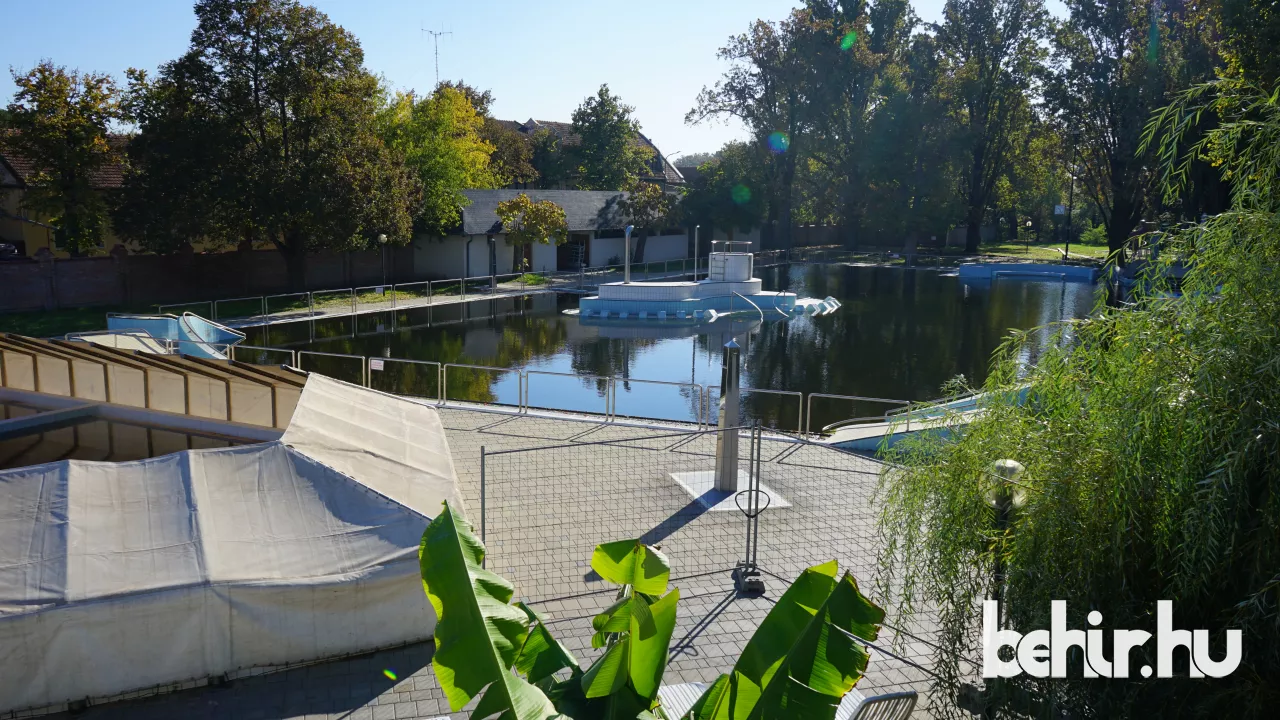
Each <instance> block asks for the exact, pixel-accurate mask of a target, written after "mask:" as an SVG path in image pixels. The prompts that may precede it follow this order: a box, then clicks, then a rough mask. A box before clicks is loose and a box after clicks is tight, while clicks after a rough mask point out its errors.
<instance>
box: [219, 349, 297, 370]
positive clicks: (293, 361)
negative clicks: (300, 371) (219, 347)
mask: <svg viewBox="0 0 1280 720" xmlns="http://www.w3.org/2000/svg"><path fill="white" fill-rule="evenodd" d="M236 350H265V351H267V352H279V353H289V367H298V351H297V350H290V349H289V348H273V347H263V346H261V345H241V344H235V345H232V346H231V359H232V360H235V359H236Z"/></svg>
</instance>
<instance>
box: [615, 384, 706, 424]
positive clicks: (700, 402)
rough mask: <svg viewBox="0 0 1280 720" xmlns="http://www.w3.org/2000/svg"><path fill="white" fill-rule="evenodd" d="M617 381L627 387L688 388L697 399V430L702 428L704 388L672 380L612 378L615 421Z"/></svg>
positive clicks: (704, 407) (704, 411) (704, 399)
mask: <svg viewBox="0 0 1280 720" xmlns="http://www.w3.org/2000/svg"><path fill="white" fill-rule="evenodd" d="M619 380H621V381H622V382H623V383H624V384H628V385H630V384H641V385H667V386H674V387H678V388H689V389H691V390H693V393H694V395H695V396H696V397H697V398H698V413H697V416H696V417H697V426H698V428H699V429H701V428H702V427H703V418H704V417H705V416H706V408H707V406H706V397H705V396H706V388H705V387H703V386H702V385H699V384H698V383H694V382H678V381H674V380H640V379H637V378H632V377H627V378H619V377H614V378H613V418H614V419H615V420H616V419H617V417H618V381H619ZM623 417H643V416H640V415H624V416H623ZM646 419H649V420H667V421H668V422H679V421H678V420H677V421H672V420H670V419H669V418H646Z"/></svg>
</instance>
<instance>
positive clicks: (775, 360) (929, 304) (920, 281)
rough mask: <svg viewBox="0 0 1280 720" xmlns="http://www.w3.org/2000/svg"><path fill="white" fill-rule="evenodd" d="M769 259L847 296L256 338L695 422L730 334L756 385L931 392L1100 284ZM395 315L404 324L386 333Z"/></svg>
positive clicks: (408, 371) (471, 306)
mask: <svg viewBox="0 0 1280 720" xmlns="http://www.w3.org/2000/svg"><path fill="white" fill-rule="evenodd" d="M761 273H762V274H761V278H762V279H763V281H764V286H765V289H767V290H790V291H792V292H796V293H798V294H799V295H800V296H801V297H819V298H821V297H826V296H828V295H830V296H833V297H835V298H836V299H838V300H840V301H841V302H842V303H843V304H844V305H843V307H842V308H840V309H839V310H838V311H836V312H835V313H833V314H831V315H828V316H824V317H819V318H803V317H802V318H796V319H792V320H781V318H780V316H777V315H776V314H775V318H777V319H775V318H766V319H765V320H764V321H763V322H762V321H761V319H760V317H759V316H758V315H756V316H755V317H751V316H747V315H738V316H735V317H734V318H733V319H722V320H720V321H718V322H716V323H712V324H709V325H708V324H703V325H697V326H694V325H682V324H678V323H676V322H675V321H666V322H659V321H653V320H650V321H635V320H633V321H630V322H627V321H619V320H612V321H607V320H606V321H602V320H599V319H586V320H582V321H579V319H578V318H577V317H576V316H569V315H564V314H563V313H562V312H561V310H564V309H567V308H573V307H576V306H577V298H576V297H575V296H571V295H562V296H555V295H535V296H529V297H524V298H497V299H493V300H484V301H479V302H473V303H467V304H456V305H442V306H437V307H424V308H416V309H412V310H400V311H397V312H396V316H395V318H392V313H390V312H388V313H379V314H371V315H363V316H359V317H357V318H352V317H340V318H332V319H325V320H319V321H305V322H296V323H285V324H278V325H274V326H271V327H269V328H256V329H254V330H252V331H251V333H250V336H249V339H248V340H247V341H246V342H248V343H251V344H254V345H272V346H286V347H292V348H296V349H307V350H315V351H320V352H326V353H342V354H354V355H367V356H375V357H384V358H407V359H413V360H428V361H435V362H440V363H465V364H471V365H483V366H492V367H497V368H509V369H512V370H508V371H505V372H503V371H490V370H477V369H469V368H456V367H455V368H450V369H448V371H447V378H446V380H445V384H446V388H445V391H446V392H447V395H448V397H449V398H450V399H455V400H473V401H484V402H498V403H504V404H509V405H518V404H519V403H520V399H519V395H520V392H521V388H520V385H521V383H520V379H519V376H518V374H517V373H516V372H514V371H513V370H528V371H530V373H531V374H530V375H529V382H528V388H527V399H528V404H529V405H530V406H531V407H549V408H557V409H563V410H575V411H582V412H604V411H605V410H606V405H607V403H608V402H609V397H608V395H609V391H608V388H609V383H608V381H607V380H605V379H604V378H607V377H611V376H612V377H616V378H618V381H617V383H616V389H615V391H614V392H615V397H616V407H614V412H615V413H616V414H617V415H620V416H621V415H630V416H637V417H648V418H656V419H670V420H689V419H692V418H695V417H696V416H697V415H698V413H699V412H700V411H701V412H703V413H704V414H705V416H710V414H711V409H710V408H709V407H708V408H702V407H701V406H702V405H703V403H704V398H703V394H702V392H701V390H699V389H696V388H695V387H694V386H696V385H701V386H707V387H709V388H711V390H710V392H709V398H707V399H706V400H707V404H708V405H714V403H715V400H716V398H717V397H718V390H719V384H720V364H721V352H722V350H721V348H722V347H723V345H724V344H725V343H726V342H727V341H728V340H729V339H730V338H735V339H736V340H737V341H738V343H739V344H740V345H742V347H743V353H742V354H743V357H744V358H745V363H744V367H743V372H742V384H743V386H744V387H750V388H760V389H767V390H775V391H790V392H803V393H804V394H805V395H806V396H807V395H809V394H810V393H828V394H837V395H859V396H871V397H877V398H888V399H897V400H929V399H933V398H936V397H938V396H939V395H940V387H941V386H942V384H943V383H944V382H946V381H947V380H949V379H951V378H954V377H955V376H957V375H964V377H965V378H966V379H967V380H968V381H969V382H970V383H972V384H978V383H981V382H982V381H983V380H984V379H985V378H986V375H987V370H988V366H989V363H990V359H991V353H992V351H993V350H995V349H996V347H998V346H999V344H1000V343H1001V342H1002V341H1003V339H1004V338H1005V337H1006V336H1007V335H1008V332H1009V330H1010V329H1023V330H1025V329H1030V328H1035V327H1039V326H1042V325H1045V324H1047V323H1051V322H1054V321H1057V320H1061V319H1065V318H1078V317H1084V316H1085V315H1086V314H1088V313H1089V312H1090V311H1091V310H1092V308H1093V307H1094V304H1095V297H1096V289H1095V288H1094V287H1093V286H1089V285H1084V284H1075V283H1064V282H1060V281H1045V282H1037V281H1028V280H998V281H996V282H994V283H990V284H987V285H985V286H976V285H965V284H964V283H961V282H960V281H959V279H958V278H956V277H954V276H951V275H947V274H943V273H940V272H937V271H933V270H908V269H902V268H881V267H853V266H845V265H835V266H822V265H792V266H790V267H776V268H769V269H765V270H763V271H761ZM393 322H394V326H395V327H396V328H397V329H396V330H395V331H388V330H389V328H391V327H392V326H393ZM410 326H415V327H410ZM1039 337H1040V341H1041V342H1047V341H1048V338H1047V336H1044V335H1042V336H1039ZM1032 352H1033V353H1034V348H1033V349H1032ZM1027 359H1028V360H1029V361H1033V360H1034V357H1028V358H1027ZM301 364H302V365H303V366H304V367H305V368H306V369H309V370H310V369H315V370H320V371H322V372H325V373H326V374H330V375H333V376H335V377H340V378H343V379H349V380H352V381H357V382H358V381H359V380H360V369H359V363H358V362H357V361H352V360H345V359H339V358H325V357H314V356H313V357H306V358H303V359H302V361H301ZM544 373H560V375H554V374H544ZM590 376H594V377H590ZM654 381H658V382H654ZM660 383H661V384H660ZM679 383H683V385H680V384H679ZM370 384H371V386H372V387H375V388H378V389H383V390H387V391H390V392H402V393H407V394H415V395H422V396H427V397H436V396H437V393H438V392H439V391H440V388H439V387H438V382H437V372H436V369H435V367H434V366H425V365H415V364H409V363H401V362H396V361H394V360H388V361H386V362H385V363H384V364H383V368H382V369H381V370H373V371H372V372H370ZM744 407H745V412H746V414H747V416H748V417H751V418H757V419H760V420H761V421H763V422H765V423H766V424H768V425H770V426H773V427H777V428H781V429H785V430H795V429H797V427H798V425H800V424H801V420H800V418H801V417H802V408H801V403H800V400H799V399H798V398H797V397H796V396H794V395H780V394H765V393H761V392H748V393H746V394H745V395H744ZM893 407H894V406H893V405H888V404H880V403H870V402H858V403H853V402H850V401H848V400H837V399H828V398H820V397H819V398H814V399H813V400H812V408H813V418H812V421H811V426H812V427H813V428H814V429H817V428H820V427H822V426H823V425H826V424H828V423H831V422H834V421H836V420H841V419H845V418H848V417H853V416H870V415H880V414H883V413H884V412H885V411H886V410H891V409H892V408H893Z"/></svg>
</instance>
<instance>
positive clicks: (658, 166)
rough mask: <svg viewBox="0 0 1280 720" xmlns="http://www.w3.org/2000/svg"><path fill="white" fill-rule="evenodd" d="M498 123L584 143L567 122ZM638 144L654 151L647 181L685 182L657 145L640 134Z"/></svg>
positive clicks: (569, 142) (573, 143)
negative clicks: (548, 133) (550, 133)
mask: <svg viewBox="0 0 1280 720" xmlns="http://www.w3.org/2000/svg"><path fill="white" fill-rule="evenodd" d="M498 122H499V123H501V124H502V125H504V126H506V127H507V128H510V129H512V130H515V131H516V132H519V133H523V134H524V135H530V136H532V135H533V134H534V133H535V132H537V131H538V130H542V129H545V130H550V131H551V132H553V133H555V134H556V136H557V137H559V138H560V142H562V143H564V144H565V145H577V144H579V143H581V142H582V138H580V137H578V135H576V134H575V133H574V132H573V125H572V124H571V123H567V122H556V121H554V120H534V119H533V118H529V119H528V120H526V121H524V122H518V121H516V120H499V121H498ZM636 144H637V145H639V146H641V147H645V148H649V149H650V150H652V151H653V157H652V158H651V159H650V160H649V171H650V172H652V173H653V175H652V176H651V177H650V178H647V179H657V180H663V181H665V182H668V183H671V184H673V185H679V184H681V183H683V182H684V177H683V176H682V175H681V174H680V171H679V170H677V169H676V167H675V166H674V165H672V164H671V163H670V162H669V161H668V160H667V158H666V156H665V155H663V154H662V151H661V150H659V149H658V146H657V145H654V144H653V141H652V140H650V139H649V138H647V137H645V134H644V133H640V135H639V137H637V138H636Z"/></svg>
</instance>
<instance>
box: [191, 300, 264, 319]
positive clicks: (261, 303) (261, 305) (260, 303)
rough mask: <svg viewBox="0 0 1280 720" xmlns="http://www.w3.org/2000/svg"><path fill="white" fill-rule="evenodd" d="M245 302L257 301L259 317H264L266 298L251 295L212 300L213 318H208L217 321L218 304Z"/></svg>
mask: <svg viewBox="0 0 1280 720" xmlns="http://www.w3.org/2000/svg"><path fill="white" fill-rule="evenodd" d="M245 300H257V301H258V309H259V310H260V311H261V313H260V314H261V315H266V314H267V298H266V296H265V295H251V296H249V297H238V298H223V299H221V300H214V301H213V317H212V318H209V319H211V320H217V319H218V305H220V304H222V303H231V302H244V301H245ZM187 304H188V305H195V304H196V303H187ZM168 307H172V306H168ZM183 314H184V315H186V314H187V313H183ZM191 314H192V315H194V314H195V313H191ZM236 317H253V316H252V315H237V316H236Z"/></svg>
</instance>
